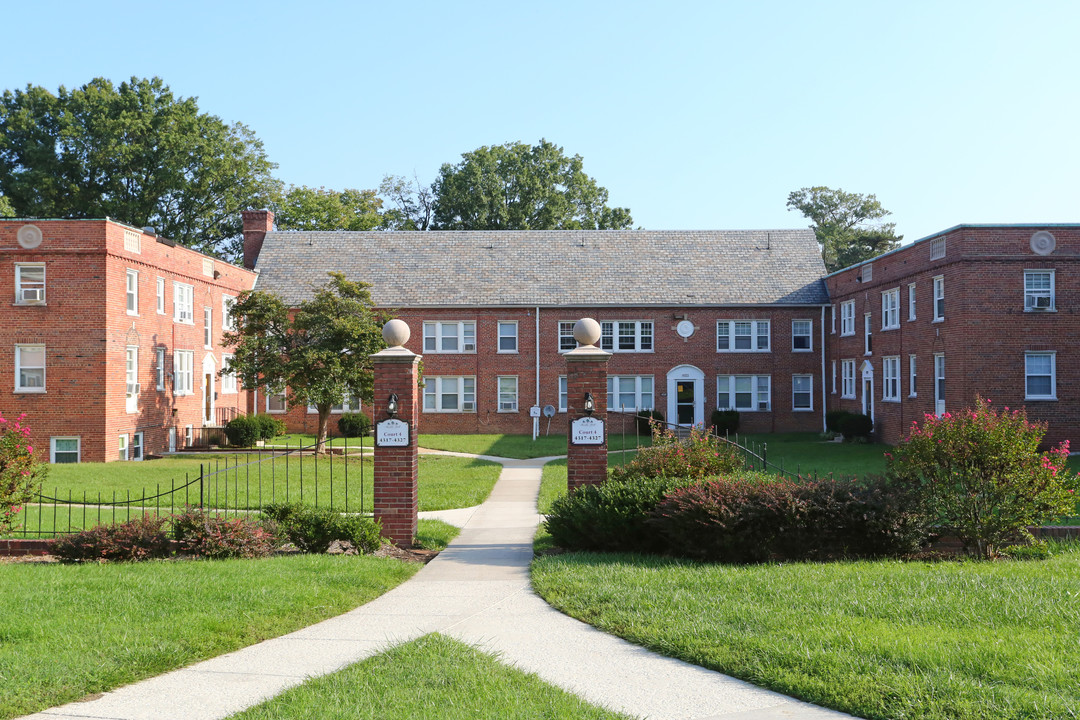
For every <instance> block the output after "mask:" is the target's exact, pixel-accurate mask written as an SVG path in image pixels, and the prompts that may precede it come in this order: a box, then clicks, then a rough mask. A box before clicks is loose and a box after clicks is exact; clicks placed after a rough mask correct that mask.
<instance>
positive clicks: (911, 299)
mask: <svg viewBox="0 0 1080 720" xmlns="http://www.w3.org/2000/svg"><path fill="white" fill-rule="evenodd" d="M907 319H908V320H909V321H911V320H914V319H915V283H911V284H910V285H908V286H907Z"/></svg>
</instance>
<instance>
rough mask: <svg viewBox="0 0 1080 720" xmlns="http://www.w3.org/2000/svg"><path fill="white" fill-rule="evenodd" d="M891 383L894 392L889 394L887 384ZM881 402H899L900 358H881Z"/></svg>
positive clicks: (892, 356)
mask: <svg viewBox="0 0 1080 720" xmlns="http://www.w3.org/2000/svg"><path fill="white" fill-rule="evenodd" d="M890 383H893V384H894V386H895V389H896V392H895V393H893V394H890V393H889V384H890ZM881 400H882V402H897V403H898V402H900V356H899V355H890V356H889V357H883V358H881Z"/></svg>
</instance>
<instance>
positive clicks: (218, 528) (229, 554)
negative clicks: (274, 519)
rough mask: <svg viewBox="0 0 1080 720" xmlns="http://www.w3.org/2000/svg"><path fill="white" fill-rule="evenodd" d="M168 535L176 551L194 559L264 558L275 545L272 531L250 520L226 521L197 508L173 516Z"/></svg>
mask: <svg viewBox="0 0 1080 720" xmlns="http://www.w3.org/2000/svg"><path fill="white" fill-rule="evenodd" d="M172 531H173V537H174V538H175V539H176V541H177V543H178V546H179V551H180V552H181V553H183V554H185V555H194V556H196V557H205V558H234V557H235V558H259V557H266V556H267V555H270V554H271V553H272V552H273V551H274V548H275V547H276V545H277V537H276V535H275V532H274V529H273V528H272V527H267V526H265V525H264V524H262V523H260V522H259V521H257V520H256V519H254V518H247V517H236V518H233V519H231V520H229V519H226V518H223V517H219V516H218V515H214V514H208V513H206V512H205V511H204V510H203V509H202V508H198V507H189V508H188V509H187V510H185V511H184V512H183V513H180V514H179V515H173V516H172Z"/></svg>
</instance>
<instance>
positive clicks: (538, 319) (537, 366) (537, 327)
mask: <svg viewBox="0 0 1080 720" xmlns="http://www.w3.org/2000/svg"><path fill="white" fill-rule="evenodd" d="M534 404H535V405H540V306H539V305H537V306H536V402H535V403H534Z"/></svg>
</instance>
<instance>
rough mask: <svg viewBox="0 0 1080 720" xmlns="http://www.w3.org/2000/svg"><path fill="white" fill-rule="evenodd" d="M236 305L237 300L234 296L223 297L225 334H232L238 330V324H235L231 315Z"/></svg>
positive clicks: (222, 316) (222, 307) (223, 327)
mask: <svg viewBox="0 0 1080 720" xmlns="http://www.w3.org/2000/svg"><path fill="white" fill-rule="evenodd" d="M235 304H236V298H234V297H233V296H232V295H222V296H221V329H222V331H224V332H232V331H233V330H235V329H236V323H235V322H233V318H232V315H230V313H231V312H232V308H233V305H235Z"/></svg>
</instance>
